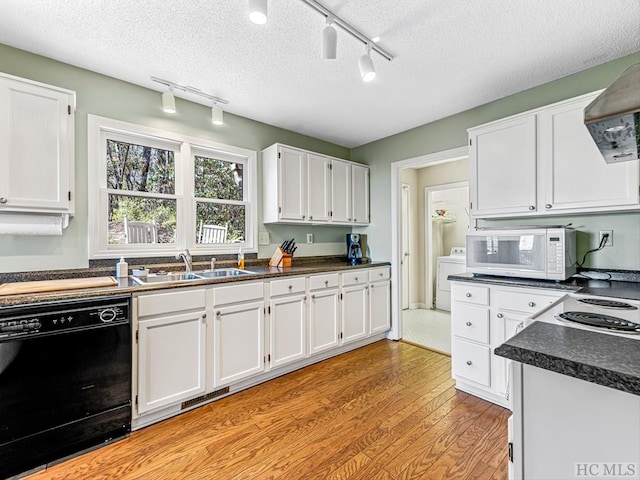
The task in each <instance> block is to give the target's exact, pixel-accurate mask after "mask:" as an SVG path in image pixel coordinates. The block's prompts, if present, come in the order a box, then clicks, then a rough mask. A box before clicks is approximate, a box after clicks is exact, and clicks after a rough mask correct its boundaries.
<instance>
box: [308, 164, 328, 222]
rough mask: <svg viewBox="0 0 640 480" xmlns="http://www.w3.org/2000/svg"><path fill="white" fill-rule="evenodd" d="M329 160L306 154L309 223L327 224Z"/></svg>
mask: <svg viewBox="0 0 640 480" xmlns="http://www.w3.org/2000/svg"><path fill="white" fill-rule="evenodd" d="M330 166H331V159H330V158H328V157H325V156H323V155H314V154H312V153H310V154H308V162H307V170H308V175H307V207H308V209H307V213H308V215H307V218H308V219H309V221H311V222H314V223H315V222H328V221H329V220H330V218H331V217H330V215H329V211H330V210H331V170H330Z"/></svg>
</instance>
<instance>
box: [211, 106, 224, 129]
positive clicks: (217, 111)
mask: <svg viewBox="0 0 640 480" xmlns="http://www.w3.org/2000/svg"><path fill="white" fill-rule="evenodd" d="M211 123H213V124H214V125H224V112H223V111H222V107H220V105H218V104H217V103H214V104H213V107H211Z"/></svg>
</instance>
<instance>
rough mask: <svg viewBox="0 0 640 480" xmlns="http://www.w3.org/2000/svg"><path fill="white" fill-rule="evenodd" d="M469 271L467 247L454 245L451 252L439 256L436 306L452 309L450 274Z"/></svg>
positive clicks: (442, 308)
mask: <svg viewBox="0 0 640 480" xmlns="http://www.w3.org/2000/svg"><path fill="white" fill-rule="evenodd" d="M466 271H467V261H466V250H465V247H453V248H452V249H451V254H450V255H447V256H445V257H438V273H437V276H436V308H437V309H438V310H446V311H448V312H450V311H451V282H450V281H449V280H447V277H448V276H449V275H453V274H456V273H464V272H466Z"/></svg>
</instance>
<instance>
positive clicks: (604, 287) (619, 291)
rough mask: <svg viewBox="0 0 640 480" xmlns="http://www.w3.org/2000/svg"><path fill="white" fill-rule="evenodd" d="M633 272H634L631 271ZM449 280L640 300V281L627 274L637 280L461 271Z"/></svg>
mask: <svg viewBox="0 0 640 480" xmlns="http://www.w3.org/2000/svg"><path fill="white" fill-rule="evenodd" d="M630 273H632V274H633V272H630ZM448 278H449V280H451V281H455V282H471V283H480V284H485V285H498V286H502V287H522V288H545V289H551V290H560V291H564V292H567V293H575V292H577V293H584V294H586V295H597V296H602V297H613V298H627V299H629V300H640V283H638V281H639V280H640V279H637V278H636V277H634V276H632V275H627V276H624V277H620V278H630V279H632V280H635V281H623V280H596V279H588V278H582V277H571V278H569V279H568V280H565V281H564V282H556V281H554V280H536V279H530V278H512V277H497V276H492V275H474V274H472V273H459V274H455V275H449V277H448Z"/></svg>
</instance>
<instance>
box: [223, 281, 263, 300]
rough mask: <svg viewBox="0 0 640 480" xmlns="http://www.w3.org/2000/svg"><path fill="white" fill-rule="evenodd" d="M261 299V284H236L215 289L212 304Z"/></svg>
mask: <svg viewBox="0 0 640 480" xmlns="http://www.w3.org/2000/svg"><path fill="white" fill-rule="evenodd" d="M263 299H264V284H263V283H262V282H260V283H238V284H236V285H230V286H228V287H216V288H214V289H213V304H214V305H216V306H217V305H224V304H227V303H238V302H248V301H250V300H263Z"/></svg>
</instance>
